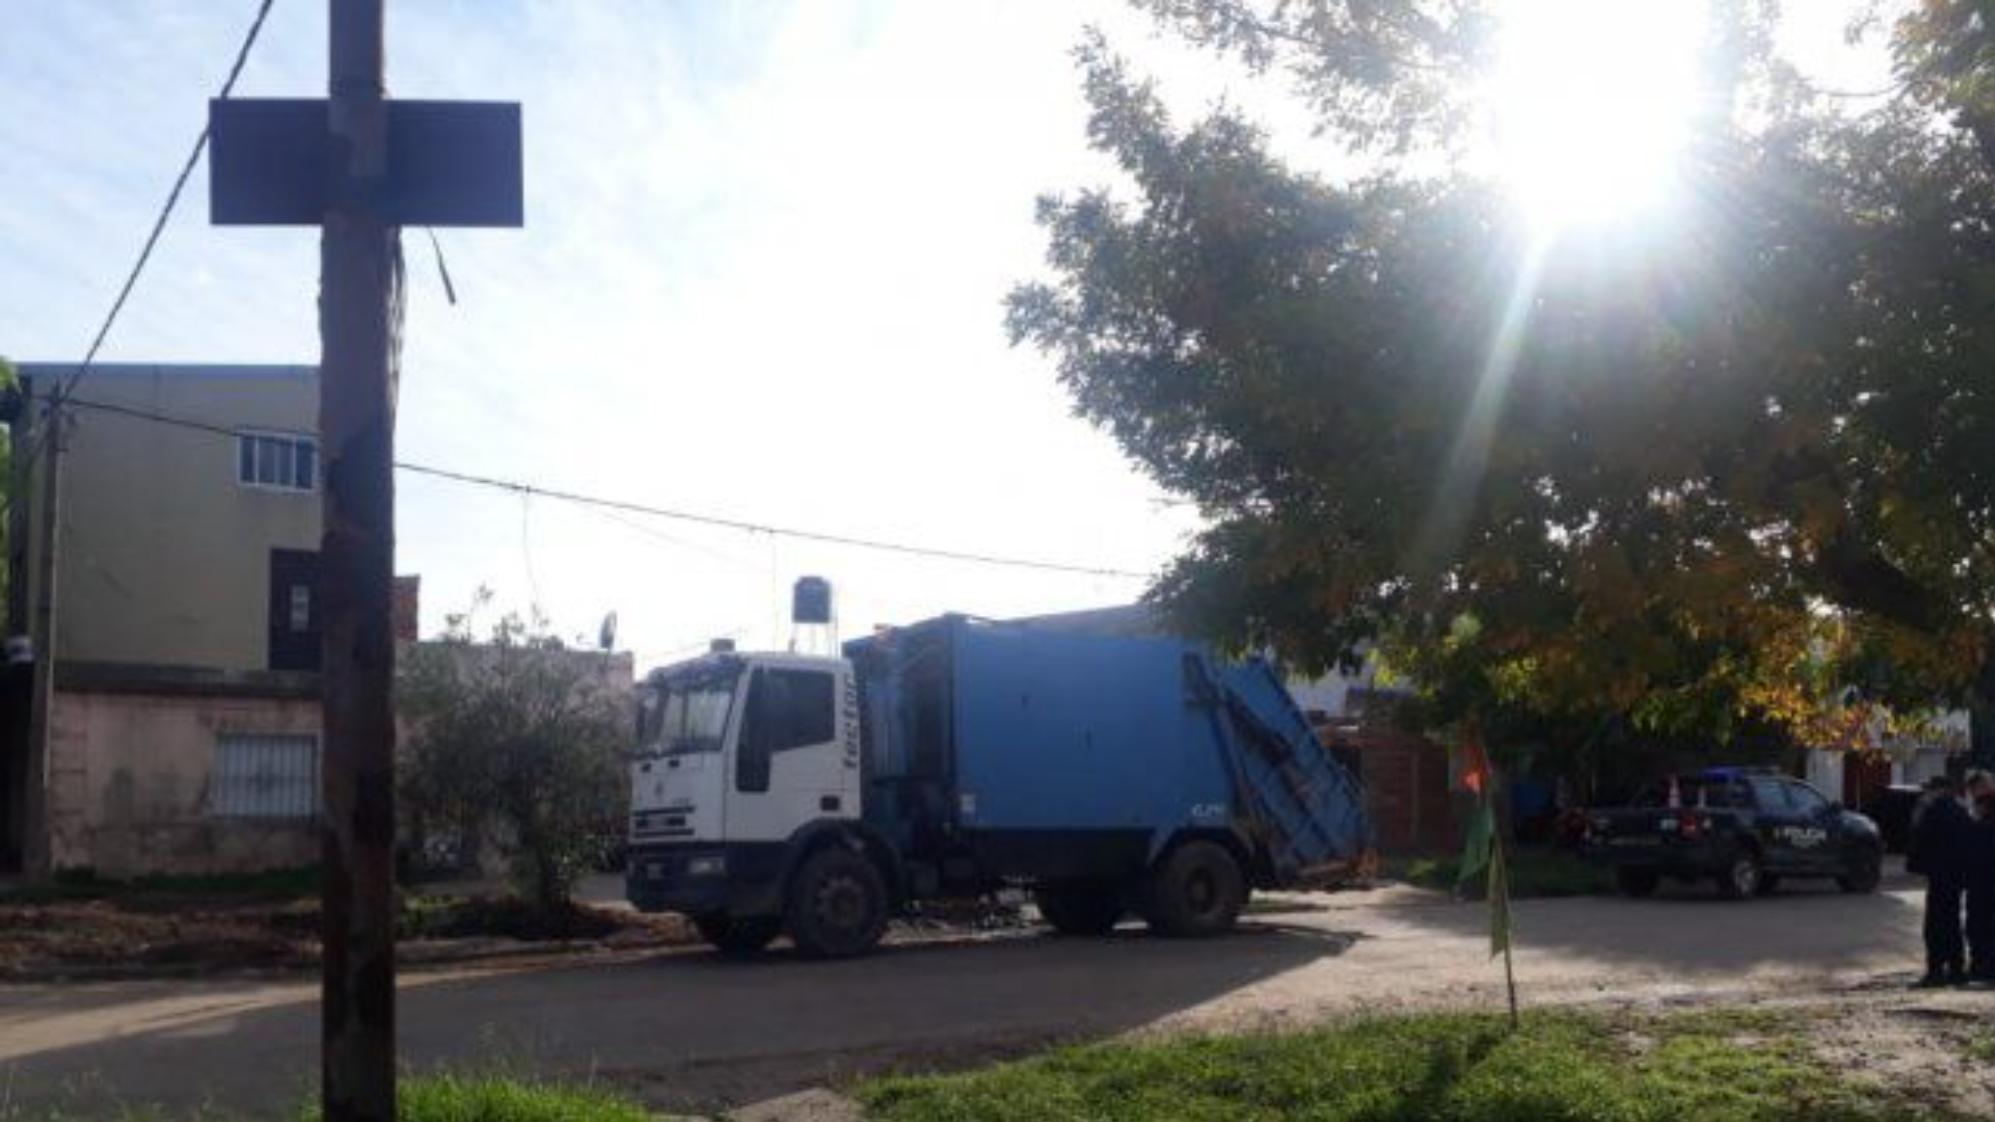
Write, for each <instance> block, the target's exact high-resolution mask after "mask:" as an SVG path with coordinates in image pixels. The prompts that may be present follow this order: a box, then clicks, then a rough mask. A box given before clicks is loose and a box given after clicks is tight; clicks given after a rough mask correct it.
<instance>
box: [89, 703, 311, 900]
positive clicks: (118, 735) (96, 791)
mask: <svg viewBox="0 0 1995 1122" xmlns="http://www.w3.org/2000/svg"><path fill="white" fill-rule="evenodd" d="M52 732H53V735H54V742H53V743H52V744H51V746H50V748H51V751H50V769H49V834H50V846H51V856H52V858H53V860H54V865H55V867H56V868H58V869H90V870H92V871H94V872H95V873H97V874H98V875H100V876H106V877H114V878H127V877H134V876H142V875H146V874H151V873H241V872H256V871H260V870H264V869H285V868H295V867H297V866H301V865H309V864H311V863H313V862H315V861H317V860H318V856H319V833H318V821H317V819H316V818H315V817H304V818H243V817H226V816H223V815H222V814H219V813H217V807H216V805H215V801H214V799H213V784H214V782H215V757H216V752H217V744H218V743H219V742H220V741H221V739H222V738H223V737H224V736H225V735H228V734H231V733H244V734H250V735H256V736H264V735H269V734H272V733H279V734H282V733H292V734H310V735H313V736H316V735H317V734H318V732H319V703H318V701H317V700H315V699H296V700H287V699H277V698H242V697H163V696H156V695H149V694H115V693H79V692H64V693H59V694H57V695H56V707H55V721H54V725H53V729H52Z"/></svg>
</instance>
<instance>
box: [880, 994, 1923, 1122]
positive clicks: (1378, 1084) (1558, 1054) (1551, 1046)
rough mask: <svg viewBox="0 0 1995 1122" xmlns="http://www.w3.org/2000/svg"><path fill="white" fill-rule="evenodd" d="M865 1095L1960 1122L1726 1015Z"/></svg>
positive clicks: (953, 1105)
mask: <svg viewBox="0 0 1995 1122" xmlns="http://www.w3.org/2000/svg"><path fill="white" fill-rule="evenodd" d="M1638 1035H1639V1037H1640V1039H1641V1040H1643V1041H1644V1042H1645V1046H1643V1047H1637V1045H1636V1043H1635V1041H1636V1039H1637V1037H1638ZM860 1096H861V1099H862V1101H863V1102H864V1103H865V1104H866V1106H867V1107H868V1109H869V1111H870V1112H871V1113H870V1115H869V1116H870V1117H874V1118H878V1119H882V1120H884V1122H931V1120H933V1122H941V1120H943V1119H947V1120H949V1122H985V1120H988V1122H1004V1120H1010V1119H1018V1120H1020V1122H1024V1120H1027V1119H1030V1120H1032V1122H1058V1120H1062V1119H1073V1120H1076V1122H1078V1120H1081V1119H1088V1120H1091V1122H1092V1120H1102V1122H1116V1120H1129V1122H1139V1120H1140V1122H1168V1120H1174V1119H1202V1120H1203V1119H1212V1120H1217V1119H1228V1120H1231V1119H1243V1120H1257V1119H1267V1120H1273V1119H1283V1118H1309V1119H1317V1120H1321V1122H1337V1120H1344V1119H1349V1120H1353V1122H1356V1120H1364V1122H1392V1120H1406V1122H1414V1120H1420V1122H1447V1120H1450V1119H1459V1120H1462V1122H1503V1120H1506V1119H1512V1120H1516V1122H1526V1120H1529V1122H1560V1120H1573V1122H1578V1120H1582V1119H1583V1120H1589V1122H1592V1120H1599V1122H1646V1120H1649V1119H1656V1120H1658V1122H1660V1120H1665V1119H1679V1118H1696V1119H1700V1120H1707V1119H1708V1120H1714V1122H1774V1120H1778V1122H1801V1120H1803V1119H1809V1120H1818V1119H1819V1120H1840V1122H1855V1120H1859V1119H1863V1120H1868V1119H1877V1120H1880V1122H1881V1120H1883V1119H1887V1118H1888V1119H1914V1118H1941V1117H1946V1116H1945V1115H1943V1114H1938V1113H1934V1112H1930V1111H1925V1110H1922V1109H1921V1108H1920V1107H1918V1106H1917V1105H1915V1104H1913V1103H1908V1102H1905V1101H1901V1100H1898V1099H1896V1098H1894V1097H1893V1096H1891V1095H1890V1094H1888V1093H1886V1092H1884V1091H1880V1090H1877V1089H1874V1088H1871V1087H1859V1086H1857V1085H1855V1084H1852V1083H1845V1082H1844V1081H1843V1079H1842V1077H1841V1075H1840V1073H1838V1072H1836V1071H1834V1070H1832V1069H1831V1068H1830V1067H1829V1066H1828V1064H1826V1063H1825V1062H1824V1061H1822V1060H1820V1059H1817V1058H1816V1057H1815V1056H1814V1055H1813V1054H1812V1053H1811V1052H1810V1051H1809V1048H1808V1046H1807V1043H1806V1041H1805V1040H1804V1039H1802V1037H1801V1035H1800V1031H1799V1028H1798V1026H1797V1025H1796V1024H1795V1023H1791V1022H1789V1021H1786V1020H1783V1019H1781V1018H1778V1017H1770V1016H1760V1017H1748V1018H1740V1017H1737V1016H1730V1015H1716V1016H1686V1017H1679V1018H1672V1019H1655V1020H1636V1019H1615V1018H1608V1017H1598V1016H1583V1015H1574V1014H1550V1013H1545V1014H1536V1015H1529V1016H1527V1017H1526V1018H1525V1020H1524V1024H1523V1027H1522V1028H1521V1029H1520V1030H1519V1031H1518V1032H1517V1033H1516V1034H1514V1035H1513V1034H1511V1033H1510V1032H1509V1031H1508V1029H1507V1027H1506V1026H1505V1024H1504V1022H1502V1021H1501V1020H1499V1019H1497V1018H1494V1017H1485V1016H1473V1015H1460V1014H1449V1015H1433V1016H1413V1017H1388V1018H1377V1019H1366V1020H1361V1021H1356V1022H1352V1023H1350V1024H1347V1025H1343V1026H1340V1027H1336V1028H1331V1029H1324V1030H1318V1031H1315V1032H1308V1033H1299V1034H1295V1035H1284V1036H1248V1037H1229V1038H1220V1039H1187V1040H1173V1041H1169V1042H1165V1043H1150V1044H1105V1045H1094V1046H1089V1047H1083V1048H1071V1049H1066V1050H1063V1051H1059V1052H1055V1053H1052V1054H1050V1055H1048V1056H1045V1057H1042V1058H1039V1059H1034V1060H1028V1061H1025V1062H1022V1063H1016V1064H1007V1065H1004V1066H1001V1067H996V1068H990V1069H986V1070H983V1071H977V1072H971V1073H968V1074H964V1075H953V1076H940V1077H922V1078H902V1079H887V1080H881V1081H878V1082H875V1083H872V1084H869V1085H867V1086H865V1087H863V1088H862V1089H861V1091H860Z"/></svg>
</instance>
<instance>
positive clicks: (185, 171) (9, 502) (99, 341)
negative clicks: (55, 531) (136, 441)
mask: <svg viewBox="0 0 1995 1122" xmlns="http://www.w3.org/2000/svg"><path fill="white" fill-rule="evenodd" d="M273 3H275V0H262V2H261V3H260V4H258V5H257V8H256V18H255V19H253V20H251V21H250V24H249V31H248V33H247V34H245V35H244V36H243V40H242V46H240V47H238V48H237V49H236V58H235V62H234V63H233V64H232V65H231V66H230V67H229V73H228V77H227V78H225V79H223V80H222V88H221V90H220V92H218V93H217V94H216V95H215V98H216V100H218V101H226V100H227V99H228V97H229V95H230V94H231V93H234V92H235V87H236V79H238V78H240V77H242V68H243V65H244V64H245V63H247V62H248V61H249V52H250V50H251V48H253V47H255V46H256V39H257V36H259V35H261V34H262V33H263V24H264V21H265V20H266V19H268V18H269V17H270V7H271V5H272V4H273ZM207 147H208V126H207V125H206V124H205V123H204V124H203V125H202V126H201V132H200V135H198V136H196V137H195V138H194V147H193V149H192V150H191V151H189V152H188V153H187V161H186V162H185V163H183V164H181V165H180V174H179V175H177V176H175V177H174V179H173V189H172V190H170V191H168V192H167V193H166V203H165V205H164V206H162V207H160V208H159V214H158V216H157V217H155V218H154V219H153V222H152V231H151V232H150V233H148V234H147V235H146V239H145V244H144V245H143V246H141V247H140V248H139V256H138V260H136V261H134V262H132V268H131V271H130V272H128V273H126V274H125V283H124V284H123V285H122V286H121V287H119V289H118V296H117V298H116V299H115V300H112V301H111V310H110V311H108V312H106V313H105V314H104V322H102V323H100V324H98V325H97V335H96V337H95V338H93V339H91V340H90V347H89V349H88V350H86V351H84V353H83V361H82V362H80V363H78V364H77V367H76V369H75V370H74V371H72V372H71V373H70V375H69V377H68V379H66V380H63V381H62V382H61V384H60V385H59V386H58V387H57V388H56V391H55V392H54V393H53V394H51V395H49V397H48V398H47V401H48V406H49V410H50V416H51V418H53V417H54V416H55V411H56V410H57V409H59V408H60V407H61V406H62V403H63V402H64V401H66V400H68V399H69V396H70V395H71V394H73V393H75V392H76V385H77V383H78V382H81V381H82V380H83V376H84V375H85V374H88V373H89V372H90V367H91V365H92V364H94V363H95V362H96V361H97V352H98V351H100V350H102V349H103V348H104V340H105V339H107V338H109V337H110V334H111V328H112V326H113V325H115V324H116V323H117V322H118V315H119V313H121V312H123V311H124V310H125V302H126V301H127V300H129V299H131V295H132V289H133V288H134V287H136V286H137V285H138V282H139V274H141V273H143V272H145V267H146V263H147V262H149V261H151V260H152V251H153V248H154V247H156V246H157V245H159V236H160V234H162V233H164V232H165V230H166V223H167V220H168V219H171V218H172V217H173V209H174V207H176V206H178V205H179V204H180V192H181V191H183V190H184V189H186V187H187V180H188V178H189V177H190V176H192V175H193V174H194V165H196V164H198V163H200V161H201V153H202V152H203V151H205V150H207ZM55 428H56V424H55V423H51V424H48V425H44V426H43V427H42V428H41V430H40V431H38V432H37V433H36V434H35V438H34V440H33V441H32V442H30V443H29V445H28V447H27V455H26V456H25V457H23V458H22V459H21V461H20V462H21V463H24V464H32V463H34V462H35V457H37V456H39V455H41V451H42V446H43V445H44V444H46V443H47V442H48V441H49V440H50V439H51V437H52V436H53V434H54V431H55ZM13 501H14V497H13V496H12V495H8V496H7V497H6V501H5V502H0V519H4V518H5V517H6V516H7V512H8V510H9V508H10V507H12V506H13Z"/></svg>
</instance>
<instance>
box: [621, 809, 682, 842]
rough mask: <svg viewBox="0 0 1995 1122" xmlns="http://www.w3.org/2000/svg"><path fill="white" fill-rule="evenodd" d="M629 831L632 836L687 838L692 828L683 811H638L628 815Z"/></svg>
mask: <svg viewBox="0 0 1995 1122" xmlns="http://www.w3.org/2000/svg"><path fill="white" fill-rule="evenodd" d="M630 833H631V836H632V837H634V838H689V837H692V836H693V828H692V827H691V826H688V825H686V816H685V815H684V814H683V813H666V812H664V811H655V810H654V811H639V812H638V813H636V814H633V815H631V816H630Z"/></svg>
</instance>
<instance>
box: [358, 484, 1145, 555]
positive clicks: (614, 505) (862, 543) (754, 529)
mask: <svg viewBox="0 0 1995 1122" xmlns="http://www.w3.org/2000/svg"><path fill="white" fill-rule="evenodd" d="M395 466H396V467H397V468H400V469H401V470H403V471H406V472H411V473H413V474H416V475H428V476H434V477H436V478H438V479H449V480H453V481H455V482H458V483H469V484H473V485H475V486H480V487H492V488H496V489H499V490H503V491H513V492H516V493H519V494H525V495H538V496H541V497H543V498H549V499H559V500H561V501H563V502H570V503H578V504H581V505H583V506H593V507H601V508H603V509H606V510H622V511H628V512H630V513H632V514H648V515H651V516H653V517H655V518H669V519H672V520H674V521H678V522H692V523H697V524H699V525H702V526H719V527H722V528H724V529H729V530H740V531H743V532H746V533H752V534H768V535H769V536H771V537H777V538H795V539H797V540H799V541H814V542H823V543H825V544H827V545H844V546H851V547H853V548H855V549H872V550H879V551H881V552H885V553H902V554H907V555H910V556H915V557H932V558H936V559H938V560H943V561H963V562H968V563H973V564H979V565H1002V566H1009V567H1012V568H1018V569H1039V570H1043V571H1046V572H1055V573H1078V574H1082V575H1085V576H1095V577H1126V578H1129V579H1132V580H1147V579H1149V577H1148V574H1145V573H1138V572H1134V571H1132V570H1129V569H1113V568H1107V567H1103V566H1096V565H1078V564H1072V563H1069V562H1064V561H1041V560H1038V559H1035V558H1029V557H1011V556H1006V555H1003V554H995V553H975V552H971V551H968V550H956V549H938V548H934V547H931V546H919V545H907V544H904V543H901V542H890V541H885V540H882V539H879V538H862V537H855V536H853V535H849V534H832V533H825V532H822V531H818V530H799V529H795V528H792V527H785V526H777V525H775V524H773V523H767V522H749V521H746V520H744V519H739V518H726V517H722V516H720V515H714V514H701V513H696V512H693V511H687V510H676V509H673V508H670V507H660V506H652V505H650V504H647V503H637V502H630V501H628V500H624V499H612V498H605V497H603V496H599V495H586V494H582V493H581V492H577V491H565V490H561V489H558V488H554V487H544V486H540V485H539V484H533V483H522V482H519V481H517V480H512V479H501V478H498V477H496V476H489V475H476V474H473V473H471V472H464V471H453V470H451V469H449V468H440V467H431V466H429V465H426V464H413V463H408V462H406V461H399V460H398V461H396V463H395Z"/></svg>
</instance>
